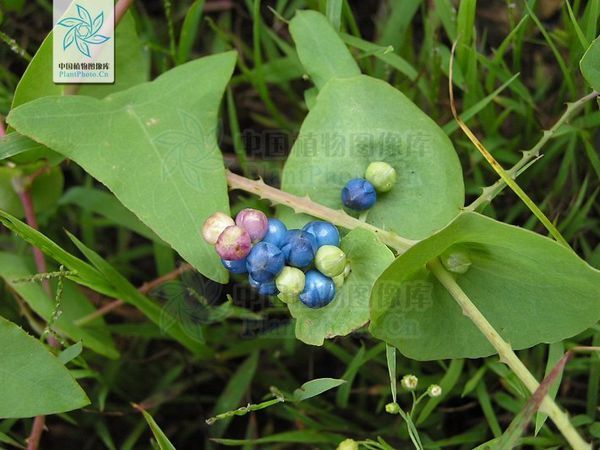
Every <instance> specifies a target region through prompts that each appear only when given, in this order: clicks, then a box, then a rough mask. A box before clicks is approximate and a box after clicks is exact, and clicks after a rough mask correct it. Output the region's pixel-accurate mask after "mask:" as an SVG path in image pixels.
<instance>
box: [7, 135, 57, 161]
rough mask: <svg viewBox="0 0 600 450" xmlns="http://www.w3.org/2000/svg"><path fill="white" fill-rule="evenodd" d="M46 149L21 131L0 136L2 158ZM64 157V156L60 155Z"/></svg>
mask: <svg viewBox="0 0 600 450" xmlns="http://www.w3.org/2000/svg"><path fill="white" fill-rule="evenodd" d="M44 150H46V147H44V146H43V145H42V144H39V143H37V142H35V141H34V140H32V139H29V138H28V137H27V136H23V135H21V134H19V133H15V132H13V133H9V134H7V135H6V136H4V137H2V138H0V160H3V159H7V158H10V157H12V156H15V155H20V154H21V153H25V152H41V151H44ZM60 159H62V156H60Z"/></svg>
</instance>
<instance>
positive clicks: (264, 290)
mask: <svg viewBox="0 0 600 450" xmlns="http://www.w3.org/2000/svg"><path fill="white" fill-rule="evenodd" d="M248 281H249V282H250V286H252V287H253V288H254V289H256V292H258V293H259V294H260V295H277V294H278V293H279V291H278V290H277V286H275V281H273V280H271V281H265V282H263V283H261V282H259V281H256V280H255V279H254V278H252V275H248Z"/></svg>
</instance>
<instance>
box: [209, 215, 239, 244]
mask: <svg viewBox="0 0 600 450" xmlns="http://www.w3.org/2000/svg"><path fill="white" fill-rule="evenodd" d="M233 225H235V222H234V221H233V219H232V218H231V217H229V216H228V215H227V214H223V213H222V212H216V213H214V214H213V215H212V216H210V217H209V218H208V219H206V222H204V226H203V227H202V237H204V240H205V241H206V242H208V243H209V244H210V245H215V244H216V243H217V239H219V236H220V235H221V233H222V232H223V230H225V228H227V227H230V226H233Z"/></svg>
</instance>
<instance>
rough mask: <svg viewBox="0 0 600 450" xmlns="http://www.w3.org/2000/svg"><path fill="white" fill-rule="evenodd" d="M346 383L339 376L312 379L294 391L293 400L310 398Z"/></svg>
mask: <svg viewBox="0 0 600 450" xmlns="http://www.w3.org/2000/svg"><path fill="white" fill-rule="evenodd" d="M344 383H346V380H340V379H338V378H317V379H315V380H310V381H307V382H306V383H304V384H303V385H302V386H300V387H299V388H298V389H296V390H295V391H294V396H293V400H294V401H295V402H301V401H304V400H308V399H309V398H313V397H316V396H317V395H321V394H322V393H323V392H326V391H329V390H330V389H333V388H336V387H338V386H341V385H342V384H344Z"/></svg>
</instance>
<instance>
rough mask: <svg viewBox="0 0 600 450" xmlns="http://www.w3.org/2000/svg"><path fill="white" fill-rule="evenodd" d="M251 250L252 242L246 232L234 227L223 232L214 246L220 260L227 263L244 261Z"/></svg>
mask: <svg viewBox="0 0 600 450" xmlns="http://www.w3.org/2000/svg"><path fill="white" fill-rule="evenodd" d="M251 248H252V242H251V241H250V235H249V234H248V232H247V231H246V230H244V229H243V228H240V227H238V226H235V225H233V226H230V227H227V228H225V230H223V232H222V233H221V235H220V236H219V239H217V244H216V246H215V249H216V250H217V253H218V254H219V256H220V257H221V259H225V260H227V261H239V260H240V259H244V258H245V257H246V256H247V255H248V253H250V249H251Z"/></svg>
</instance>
